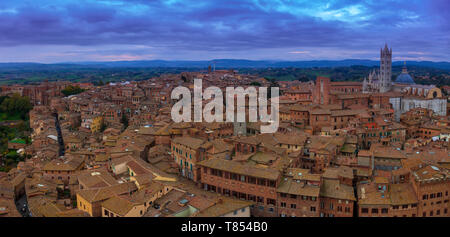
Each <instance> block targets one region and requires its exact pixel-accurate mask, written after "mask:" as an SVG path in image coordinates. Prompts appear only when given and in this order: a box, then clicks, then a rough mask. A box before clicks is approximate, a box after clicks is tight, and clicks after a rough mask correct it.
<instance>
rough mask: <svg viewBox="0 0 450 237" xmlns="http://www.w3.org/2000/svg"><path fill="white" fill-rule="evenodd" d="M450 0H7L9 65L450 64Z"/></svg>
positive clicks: (2, 53) (1, 22) (0, 7)
mask: <svg viewBox="0 0 450 237" xmlns="http://www.w3.org/2000/svg"><path fill="white" fill-rule="evenodd" d="M449 23H450V3H449V2H448V1H447V0H422V1H419V0H396V1H388V0H386V1H384V0H383V1H380V0H366V1H358V2H355V1H351V0H335V1H321V0H315V1H302V0H298V1H293V0H271V1H269V0H230V1H226V0H222V1H216V0H205V1H200V0H58V1H55V0H1V1H0V62H43V63H55V62H82V61H122V60H154V59H163V60H211V59H218V58H232V59H250V60H288V61H294V60H321V59H330V60H340V59H371V60H378V59H379V54H380V48H381V47H383V46H384V44H385V43H387V44H388V46H389V47H392V50H393V60H394V61H398V60H401V61H403V60H406V61H408V60H417V61H450V24H449Z"/></svg>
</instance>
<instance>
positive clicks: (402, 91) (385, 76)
mask: <svg viewBox="0 0 450 237" xmlns="http://www.w3.org/2000/svg"><path fill="white" fill-rule="evenodd" d="M362 87H363V93H377V92H380V93H385V92H392V94H391V97H390V99H389V102H390V103H391V104H392V108H393V109H394V111H395V112H394V117H395V120H396V121H399V120H400V115H401V114H402V113H405V112H407V111H409V110H410V109H413V108H426V109H431V110H433V112H434V113H435V114H437V115H441V116H444V115H445V114H446V112H447V100H446V99H445V97H444V96H443V95H442V92H441V90H440V89H439V88H438V87H436V86H435V85H421V84H416V83H415V82H414V79H413V78H412V77H411V76H410V75H409V73H408V70H407V69H406V62H405V65H404V66H403V69H402V73H401V74H400V75H398V76H397V78H396V80H395V82H394V83H393V82H392V49H389V48H388V46H387V44H385V45H384V49H381V50H380V69H379V72H377V71H376V70H373V71H372V72H370V73H369V76H368V80H367V79H366V78H364V81H363V85H362Z"/></svg>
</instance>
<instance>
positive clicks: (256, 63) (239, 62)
mask: <svg viewBox="0 0 450 237" xmlns="http://www.w3.org/2000/svg"><path fill="white" fill-rule="evenodd" d="M214 63H215V64H216V68H269V67H272V68H284V67H296V68H312V67H348V66H356V65H360V66H368V67H373V66H378V65H379V61H374V60H361V59H345V60H313V61H271V60H244V59H214V60H209V61H166V60H147V61H114V62H70V63H54V64H42V63H0V70H1V69H3V70H5V69H16V70H17V69H23V70H39V69H42V70H52V69H72V68H114V67H122V68H123V67H127V68H144V67H151V68H153V67H155V68H156V67H184V68H207V67H208V66H209V65H213V64H214ZM392 64H393V66H401V65H403V61H395V62H393V63H392ZM406 64H407V66H420V67H430V68H438V69H444V70H450V62H431V61H407V62H406Z"/></svg>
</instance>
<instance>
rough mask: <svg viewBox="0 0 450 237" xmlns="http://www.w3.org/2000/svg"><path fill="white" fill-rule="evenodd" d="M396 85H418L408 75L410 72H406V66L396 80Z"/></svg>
mask: <svg viewBox="0 0 450 237" xmlns="http://www.w3.org/2000/svg"><path fill="white" fill-rule="evenodd" d="M395 83H401V84H416V83H415V82H414V80H413V79H412V77H411V76H410V75H409V74H408V70H406V65H404V66H403V69H402V73H401V74H400V75H398V76H397V79H395Z"/></svg>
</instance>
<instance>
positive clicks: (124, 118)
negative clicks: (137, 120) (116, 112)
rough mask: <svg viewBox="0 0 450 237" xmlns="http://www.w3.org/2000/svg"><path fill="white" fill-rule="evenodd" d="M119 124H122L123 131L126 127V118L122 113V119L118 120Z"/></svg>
mask: <svg viewBox="0 0 450 237" xmlns="http://www.w3.org/2000/svg"><path fill="white" fill-rule="evenodd" d="M120 122H121V123H122V124H123V126H124V128H125V129H126V128H127V127H128V118H127V116H126V115H125V113H122V118H121V119H120Z"/></svg>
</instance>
